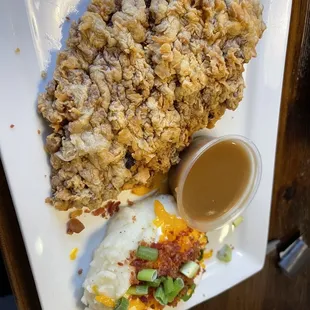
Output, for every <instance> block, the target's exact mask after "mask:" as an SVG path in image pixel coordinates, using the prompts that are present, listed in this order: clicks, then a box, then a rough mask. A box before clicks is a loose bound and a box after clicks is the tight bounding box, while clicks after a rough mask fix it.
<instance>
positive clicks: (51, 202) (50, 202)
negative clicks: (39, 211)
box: [45, 197, 53, 205]
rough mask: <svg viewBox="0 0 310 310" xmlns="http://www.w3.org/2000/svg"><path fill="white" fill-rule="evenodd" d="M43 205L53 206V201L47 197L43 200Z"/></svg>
mask: <svg viewBox="0 0 310 310" xmlns="http://www.w3.org/2000/svg"><path fill="white" fill-rule="evenodd" d="M45 203H48V204H50V205H51V204H53V200H52V198H51V197H47V198H45Z"/></svg>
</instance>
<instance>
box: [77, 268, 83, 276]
mask: <svg viewBox="0 0 310 310" xmlns="http://www.w3.org/2000/svg"><path fill="white" fill-rule="evenodd" d="M77 273H78V275H79V276H80V275H81V274H82V273H83V269H82V268H81V269H79V270H78V272H77Z"/></svg>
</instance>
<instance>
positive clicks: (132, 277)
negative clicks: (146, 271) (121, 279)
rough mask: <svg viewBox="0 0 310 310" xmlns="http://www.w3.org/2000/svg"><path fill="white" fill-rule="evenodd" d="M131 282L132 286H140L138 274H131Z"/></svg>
mask: <svg viewBox="0 0 310 310" xmlns="http://www.w3.org/2000/svg"><path fill="white" fill-rule="evenodd" d="M129 282H130V285H136V284H139V280H138V279H137V277H136V274H135V273H134V272H133V271H132V272H131V273H130V280H129Z"/></svg>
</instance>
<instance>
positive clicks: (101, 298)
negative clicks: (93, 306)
mask: <svg viewBox="0 0 310 310" xmlns="http://www.w3.org/2000/svg"><path fill="white" fill-rule="evenodd" d="M92 290H93V293H94V294H95V295H96V297H95V300H96V301H97V302H100V303H101V304H103V305H105V306H106V307H110V308H114V307H115V301H114V299H112V298H110V297H108V296H106V295H104V294H100V292H99V290H98V286H97V285H93V286H92Z"/></svg>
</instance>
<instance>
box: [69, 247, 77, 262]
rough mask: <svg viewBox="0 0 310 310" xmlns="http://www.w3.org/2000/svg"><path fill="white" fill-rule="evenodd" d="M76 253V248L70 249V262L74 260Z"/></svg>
mask: <svg viewBox="0 0 310 310" xmlns="http://www.w3.org/2000/svg"><path fill="white" fill-rule="evenodd" d="M78 251H79V249H78V248H74V249H72V251H71V252H70V259H71V260H75V259H76V256H77V253H78Z"/></svg>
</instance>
